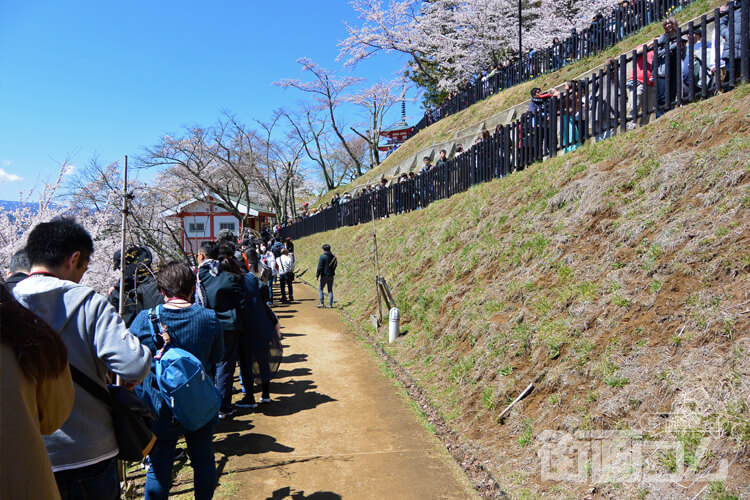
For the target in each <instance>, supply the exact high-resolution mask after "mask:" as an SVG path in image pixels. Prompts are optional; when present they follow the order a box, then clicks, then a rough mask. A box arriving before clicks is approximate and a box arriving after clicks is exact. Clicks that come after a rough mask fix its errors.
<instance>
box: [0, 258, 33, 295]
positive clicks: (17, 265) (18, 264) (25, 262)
mask: <svg viewBox="0 0 750 500" xmlns="http://www.w3.org/2000/svg"><path fill="white" fill-rule="evenodd" d="M29 269H31V262H30V261H29V256H28V254H26V250H24V249H23V248H22V249H21V250H19V251H17V252H16V253H14V254H13V257H11V258H10V266H8V275H7V276H6V278H5V285H6V286H7V287H8V291H9V292H10V291H12V290H13V287H15V286H16V285H17V284H18V283H19V282H20V281H23V280H25V279H26V278H28V277H29Z"/></svg>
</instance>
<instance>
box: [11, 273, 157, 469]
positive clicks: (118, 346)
mask: <svg viewBox="0 0 750 500" xmlns="http://www.w3.org/2000/svg"><path fill="white" fill-rule="evenodd" d="M13 293H14V295H15V296H16V298H18V300H19V302H21V304H23V305H24V306H26V307H27V308H28V309H30V310H31V311H33V312H34V313H36V314H37V315H38V316H39V317H40V318H42V319H43V320H44V321H46V322H47V323H48V324H49V325H51V326H52V328H54V329H55V330H57V331H58V332H60V336H61V337H62V339H63V342H64V343H65V346H66V347H67V348H68V361H69V362H70V363H71V364H72V365H73V366H75V367H76V368H78V369H79V370H81V371H82V372H84V373H85V374H86V375H88V376H89V377H90V378H92V379H94V380H97V381H99V382H100V383H101V385H102V387H106V385H105V376H106V373H107V371H108V370H111V371H113V372H114V373H116V374H119V375H120V376H121V377H122V378H123V379H125V380H126V381H128V382H137V381H141V380H143V378H144V377H145V376H146V375H147V374H148V372H149V369H150V368H151V358H152V356H151V351H149V349H148V348H147V347H145V346H143V345H141V343H140V341H139V340H138V338H137V337H135V336H134V335H133V334H131V333H130V332H129V331H128V329H127V327H126V326H125V322H124V321H123V320H122V318H120V316H119V315H118V314H117V311H115V309H114V307H112V306H111V305H110V304H109V303H108V302H107V300H106V299H105V298H104V297H102V296H101V295H99V294H97V293H96V292H94V290H93V289H91V288H89V287H86V286H83V285H79V284H77V283H73V282H72V281H65V280H61V279H58V278H55V277H53V276H48V275H32V276H30V277H29V278H27V279H25V280H23V281H22V282H20V283H19V284H18V285H16V287H15V288H14V289H13ZM44 443H45V445H46V446H47V452H48V453H49V458H50V461H51V462H52V470H53V471H55V472H57V471H62V470H68V469H78V468H80V467H86V466H88V465H93V464H96V463H99V462H102V461H104V460H107V459H109V458H112V457H114V456H116V455H117V453H118V449H117V442H116V441H115V433H114V429H113V427H112V417H111V415H110V409H109V407H108V406H107V405H105V404H104V403H102V402H101V401H99V400H98V399H96V398H95V397H94V396H91V395H90V394H89V393H88V392H86V391H85V390H84V389H82V388H80V387H79V386H78V385H75V403H74V404H73V411H71V413H70V417H68V420H66V421H65V423H64V424H63V425H62V427H60V429H58V430H57V431H55V432H54V433H53V434H50V435H49V436H45V437H44Z"/></svg>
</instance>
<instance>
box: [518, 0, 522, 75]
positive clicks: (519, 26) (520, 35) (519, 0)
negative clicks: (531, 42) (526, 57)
mask: <svg viewBox="0 0 750 500" xmlns="http://www.w3.org/2000/svg"><path fill="white" fill-rule="evenodd" d="M522 21H523V18H522V17H521V0H518V61H519V62H520V61H521V59H522V57H521V56H522V54H523V46H522V44H521V37H522V36H523V35H522V33H523V31H522V29H521V23H522Z"/></svg>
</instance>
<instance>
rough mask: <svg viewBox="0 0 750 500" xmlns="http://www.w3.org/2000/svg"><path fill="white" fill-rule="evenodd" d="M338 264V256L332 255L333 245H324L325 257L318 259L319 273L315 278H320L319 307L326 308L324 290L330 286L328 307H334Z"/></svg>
mask: <svg viewBox="0 0 750 500" xmlns="http://www.w3.org/2000/svg"><path fill="white" fill-rule="evenodd" d="M337 264H338V262H337V261H336V256H335V255H333V254H332V253H331V245H328V244H326V245H323V255H321V256H320V259H318V272H317V273H316V274H315V278H320V286H319V287H318V294H319V296H320V304H318V307H324V298H325V296H324V295H323V288H325V287H326V286H328V307H331V308H332V307H333V277H334V276H335V275H336V265H337Z"/></svg>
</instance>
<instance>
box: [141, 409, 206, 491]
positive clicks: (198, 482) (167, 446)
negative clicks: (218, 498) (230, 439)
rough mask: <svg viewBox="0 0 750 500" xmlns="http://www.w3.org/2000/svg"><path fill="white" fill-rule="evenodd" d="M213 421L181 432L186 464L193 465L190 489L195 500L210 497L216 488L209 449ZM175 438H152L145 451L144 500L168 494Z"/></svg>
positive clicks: (170, 484)
mask: <svg viewBox="0 0 750 500" xmlns="http://www.w3.org/2000/svg"><path fill="white" fill-rule="evenodd" d="M213 437H214V424H213V422H211V423H210V424H208V425H206V426H204V427H202V428H200V429H198V430H197V431H195V432H188V433H187V434H185V442H186V443H187V448H188V454H189V455H190V464H191V465H192V466H193V490H194V495H195V498H196V499H199V500H203V499H210V498H211V497H213V495H214V489H216V477H217V476H216V462H215V461H214V450H213ZM176 447H177V438H174V439H160V438H157V439H156V444H154V448H153V449H152V450H151V453H149V458H150V459H151V468H150V469H149V470H148V472H147V473H146V491H145V498H146V500H161V499H165V500H166V499H167V498H168V497H169V489H170V488H171V486H172V467H173V465H174V450H175V448H176Z"/></svg>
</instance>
